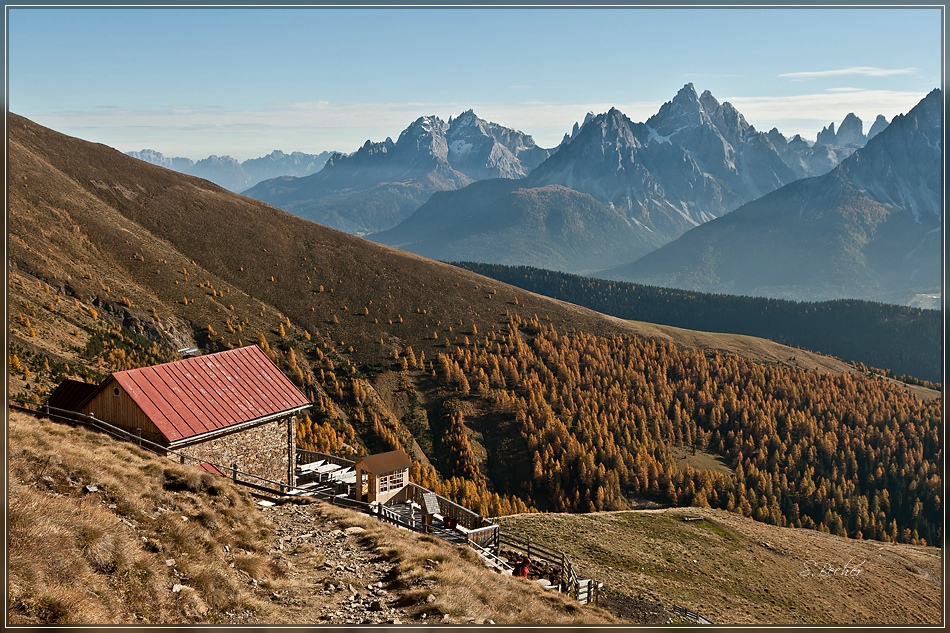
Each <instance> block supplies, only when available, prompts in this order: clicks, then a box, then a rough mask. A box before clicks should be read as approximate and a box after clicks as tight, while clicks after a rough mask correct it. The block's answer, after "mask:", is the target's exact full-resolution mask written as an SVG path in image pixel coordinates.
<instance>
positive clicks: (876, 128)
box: [868, 114, 888, 141]
mask: <svg viewBox="0 0 950 633" xmlns="http://www.w3.org/2000/svg"><path fill="white" fill-rule="evenodd" d="M887 125H888V123H887V119H886V118H884V115H883V114H879V115H877V118H876V119H874V123H872V124H871V129H870V130H868V140H869V141H870V140H871V139H872V138H874V137H875V136H877V135H878V134H880V133H881V132H883V131H884V128H886V127H887Z"/></svg>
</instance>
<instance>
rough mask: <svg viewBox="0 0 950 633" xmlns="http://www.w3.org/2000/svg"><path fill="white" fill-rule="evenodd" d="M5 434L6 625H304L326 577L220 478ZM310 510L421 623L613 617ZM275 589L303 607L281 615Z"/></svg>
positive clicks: (409, 540)
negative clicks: (386, 570) (374, 561)
mask: <svg viewBox="0 0 950 633" xmlns="http://www.w3.org/2000/svg"><path fill="white" fill-rule="evenodd" d="M8 425H9V463H8V468H9V470H8V475H9V482H10V488H9V490H10V493H9V524H8V542H9V585H8V595H7V615H8V621H9V622H10V624H14V625H26V624H35V625H44V624H57V625H65V624H87V625H88V624H146V623H152V624H157V623H161V624H196V623H211V624H214V623H218V624H234V623H242V624H247V623H267V624H307V623H313V622H314V621H316V618H317V617H318V615H319V614H320V612H321V611H320V609H321V607H322V606H323V602H322V601H324V600H326V599H327V598H326V597H324V596H323V595H322V594H321V593H319V592H314V591H313V590H312V587H314V586H318V585H322V582H323V580H324V578H325V575H326V571H325V570H324V568H323V557H322V555H321V554H320V553H319V552H316V551H314V549H313V547H312V546H311V545H309V544H306V543H305V544H302V545H300V546H298V547H297V548H296V550H295V552H294V563H290V562H289V560H288V559H286V558H282V557H281V555H280V554H278V551H277V549H275V547H274V545H275V539H276V528H275V525H274V523H273V521H272V520H271V519H270V518H269V517H268V516H267V514H266V513H265V512H263V511H262V510H261V509H260V507H259V506H258V505H257V504H256V503H255V502H254V500H253V498H252V497H251V496H250V494H248V493H247V492H246V491H245V490H242V489H239V488H236V487H235V486H234V484H232V483H231V482H230V480H227V479H226V478H221V477H215V476H213V475H210V474H209V473H206V472H204V471H201V470H199V469H197V468H194V467H188V466H181V465H179V464H176V463H173V462H171V461H169V460H167V459H165V458H162V457H158V456H156V455H153V454H151V453H148V452H146V451H143V450H142V449H139V448H138V447H137V446H134V445H132V444H128V443H125V442H119V441H115V440H112V439H111V438H109V437H108V436H106V435H104V434H100V433H96V432H92V431H89V430H86V429H83V428H74V427H70V426H67V425H63V424H58V423H54V422H51V421H49V420H42V419H37V418H34V417H32V416H30V415H27V414H25V413H19V412H11V413H10V415H9V422H8ZM313 505H314V507H316V508H317V509H318V511H319V512H320V513H321V514H323V515H324V516H325V517H328V518H329V519H331V520H332V522H333V525H335V526H337V527H339V528H343V529H345V528H347V527H352V526H359V527H360V528H362V529H363V532H362V533H361V536H360V538H359V539H358V540H359V546H360V547H362V548H363V549H364V550H368V551H370V552H372V553H373V554H374V555H375V556H377V557H378V558H379V559H380V560H384V561H389V562H390V563H392V564H394V571H393V572H392V574H391V578H390V579H389V582H388V587H389V589H390V593H391V594H392V595H393V596H394V597H395V598H396V599H398V604H399V605H400V606H401V607H403V608H404V610H405V611H408V612H410V613H413V614H414V615H415V616H419V615H421V614H422V613H426V614H431V617H432V619H431V620H428V621H430V622H431V621H432V620H436V621H437V622H441V621H442V620H441V618H442V617H443V616H445V615H447V616H448V618H449V620H448V621H450V622H453V623H460V622H470V623H471V622H485V621H488V620H492V621H494V622H496V623H499V624H502V623H507V624H528V623H550V624H581V623H610V622H614V621H615V620H614V619H613V618H612V617H611V616H610V615H609V614H608V613H606V612H604V611H602V610H600V609H596V608H593V607H581V606H580V605H579V604H578V603H577V602H575V601H573V600H571V599H570V598H568V597H566V596H562V595H560V594H555V593H551V592H547V591H545V590H543V589H541V587H540V586H538V585H536V584H535V583H531V582H527V581H524V580H522V579H518V578H511V577H510V576H502V575H499V574H497V573H495V572H492V571H490V570H489V569H488V568H487V567H485V566H484V565H483V564H482V563H481V561H480V559H479V558H478V557H477V556H476V555H475V554H474V553H473V552H472V551H471V550H470V549H469V548H467V547H464V546H455V545H451V544H449V543H446V542H444V541H441V540H439V539H436V538H433V537H430V536H422V535H419V534H416V533H414V532H409V531H406V530H401V529H398V528H396V527H394V526H391V525H389V524H386V523H383V522H380V521H378V520H377V519H374V518H372V517H369V516H367V515H364V514H361V513H358V512H354V511H351V510H347V509H343V508H338V507H335V506H330V505H328V504H325V503H322V502H317V503H314V504H313ZM295 520H297V521H299V520H300V519H295ZM306 525H308V526H309V525H310V524H309V523H308V524H306ZM307 529H310V530H312V529H313V527H309V528H307ZM304 559H306V560H307V561H308V564H307V565H302V564H296V563H300V562H301V561H303V560H304ZM291 564H294V578H293V580H291V578H290V576H289V574H288V571H289V569H290V565H291ZM340 580H342V581H343V582H353V583H354V584H357V583H358V582H359V579H357V578H352V579H348V578H341V579H340ZM292 583H295V585H292ZM276 591H280V592H288V591H292V592H293V593H295V594H297V595H301V596H304V597H305V604H303V605H300V607H299V608H297V609H295V610H289V609H284V608H281V607H279V606H277V605H275V604H273V603H272V602H271V600H270V598H271V596H272V593H273V592H276ZM430 594H431V595H432V596H434V598H433V599H432V601H431V602H430V601H429V600H427V599H428V598H429V596H430ZM418 621H421V620H418Z"/></svg>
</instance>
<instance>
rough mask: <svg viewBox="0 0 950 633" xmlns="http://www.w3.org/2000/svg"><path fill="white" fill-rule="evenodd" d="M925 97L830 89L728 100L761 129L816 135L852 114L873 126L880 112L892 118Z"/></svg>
mask: <svg viewBox="0 0 950 633" xmlns="http://www.w3.org/2000/svg"><path fill="white" fill-rule="evenodd" d="M925 96H926V94H925V93H919V92H905V91H898V90H853V89H852V90H845V91H841V90H828V91H825V92H819V93H812V94H801V95H792V96H788V97H730V98H728V99H726V101H729V102H730V103H731V104H732V105H734V106H735V107H736V109H737V110H739V112H741V113H742V114H743V116H745V118H746V120H747V121H748V122H749V123H751V124H752V125H754V126H755V128H756V129H758V130H768V129H770V128H772V127H777V128H778V129H779V130H780V131H781V132H782V133H783V134H785V135H786V136H791V135H793V134H801V135H802V136H804V137H808V138H814V135H815V133H816V132H817V130H818V129H821V127H822V126H824V125H827V124H828V123H831V122H832V121H834V122H840V121H841V120H842V119H844V117H845V116H846V115H847V114H848V113H849V112H853V113H854V114H856V115H857V116H858V117H859V118H860V119H861V120H862V121H863V122H864V123H865V125H870V124H871V122H872V121H874V118H875V117H876V116H877V115H878V114H883V115H884V116H885V117H886V118H887V119H888V120H891V119H892V118H893V117H894V116H895V115H897V114H904V113H906V112H908V111H909V110H910V109H911V108H913V107H914V106H915V105H917V103H919V102H920V100H921V99H923V98H924V97H925Z"/></svg>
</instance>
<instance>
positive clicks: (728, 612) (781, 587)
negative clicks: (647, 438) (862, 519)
mask: <svg viewBox="0 0 950 633" xmlns="http://www.w3.org/2000/svg"><path fill="white" fill-rule="evenodd" d="M697 517H702V520H689V521H687V520H685V519H687V518H689V519H694V518H697ZM501 525H502V530H503V531H506V530H508V531H514V532H516V533H519V534H524V535H528V536H530V537H531V538H532V539H534V540H536V541H540V542H544V543H546V544H550V546H551V547H555V548H559V549H564V550H565V551H566V552H567V553H568V554H569V556H570V557H571V560H572V561H574V563H575V564H576V565H578V566H579V567H580V568H581V569H584V570H585V571H586V572H587V573H589V574H591V575H592V576H593V577H595V578H598V579H603V580H604V582H605V583H606V586H607V587H608V589H609V590H612V591H616V592H619V593H621V594H625V595H629V596H638V597H640V598H641V599H642V600H646V601H649V602H656V603H659V604H662V605H664V606H665V607H666V608H667V609H670V608H671V605H673V604H678V605H681V606H684V607H686V608H688V609H690V610H692V611H695V612H697V613H699V614H700V615H702V616H704V617H706V618H707V619H709V620H711V621H712V622H714V623H716V624H746V625H749V624H759V625H765V624H774V625H782V624H789V625H803V624H810V625H818V624H826V625H834V624H838V625H857V624H866V625H886V624H891V625H926V624H929V625H936V624H938V623H940V622H941V618H942V613H943V610H942V601H943V593H942V586H943V568H942V556H941V550H940V549H939V548H936V547H918V546H913V545H897V544H892V543H880V542H876V541H856V540H853V539H846V538H842V537H840V536H832V535H830V534H823V533H821V532H816V531H814V530H801V529H794V528H778V527H774V526H770V525H765V524H763V523H759V522H757V521H753V520H750V519H747V518H744V517H741V516H738V515H736V514H735V513H731V512H724V511H722V510H712V509H709V508H689V509H666V510H642V511H626V512H598V513H594V514H586V515H572V514H551V515H536V514H522V515H514V516H508V517H504V518H502V519H501ZM846 565H847V570H846V569H845V566H846ZM822 571H824V573H822ZM836 572H837V573H836Z"/></svg>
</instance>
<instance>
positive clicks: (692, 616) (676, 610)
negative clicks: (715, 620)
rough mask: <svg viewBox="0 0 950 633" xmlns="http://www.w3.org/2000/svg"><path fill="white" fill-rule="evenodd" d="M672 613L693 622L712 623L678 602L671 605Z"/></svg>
mask: <svg viewBox="0 0 950 633" xmlns="http://www.w3.org/2000/svg"><path fill="white" fill-rule="evenodd" d="M673 615H675V616H676V617H678V618H680V619H681V620H689V621H690V622H692V623H694V624H712V622H710V621H709V620H707V619H706V618H704V617H703V616H701V615H699V614H698V613H696V612H695V611H690V610H689V609H687V608H686V607H681V606H680V605H678V604H674V605H673Z"/></svg>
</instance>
